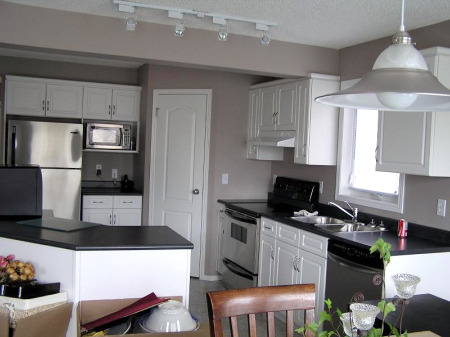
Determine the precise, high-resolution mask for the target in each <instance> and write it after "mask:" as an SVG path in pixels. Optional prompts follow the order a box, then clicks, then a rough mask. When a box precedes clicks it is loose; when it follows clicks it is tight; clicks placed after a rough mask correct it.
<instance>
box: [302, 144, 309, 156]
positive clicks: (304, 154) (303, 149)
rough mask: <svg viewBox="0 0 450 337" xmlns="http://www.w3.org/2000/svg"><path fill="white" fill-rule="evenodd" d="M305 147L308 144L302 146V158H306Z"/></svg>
mask: <svg viewBox="0 0 450 337" xmlns="http://www.w3.org/2000/svg"><path fill="white" fill-rule="evenodd" d="M307 146H308V144H305V145H303V148H302V152H303V157H306V147H307Z"/></svg>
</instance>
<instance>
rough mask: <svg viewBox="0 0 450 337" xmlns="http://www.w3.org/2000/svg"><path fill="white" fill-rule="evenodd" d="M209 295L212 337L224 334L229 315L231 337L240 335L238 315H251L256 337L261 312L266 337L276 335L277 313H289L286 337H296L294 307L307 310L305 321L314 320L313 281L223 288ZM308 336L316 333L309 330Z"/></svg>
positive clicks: (306, 322)
mask: <svg viewBox="0 0 450 337" xmlns="http://www.w3.org/2000/svg"><path fill="white" fill-rule="evenodd" d="M206 296H207V302H208V314H209V320H210V329H211V337H222V336H223V326H222V319H223V318H229V321H230V330H231V336H232V337H239V332H238V322H237V317H238V316H248V328H249V334H250V337H256V314H260V313H266V318H267V337H275V316H274V313H275V312H280V311H281V312H286V336H287V337H293V336H294V329H295V328H294V310H304V324H310V323H312V322H314V308H315V302H316V300H315V298H316V295H315V285H314V284H295V285H286V286H268V287H255V288H245V289H231V290H222V291H214V292H208V293H207V294H206ZM306 336H308V337H310V336H314V334H313V333H311V331H308V332H307V333H306ZM299 337H300V335H299Z"/></svg>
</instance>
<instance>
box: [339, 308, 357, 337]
mask: <svg viewBox="0 0 450 337" xmlns="http://www.w3.org/2000/svg"><path fill="white" fill-rule="evenodd" d="M340 319H341V322H342V326H343V328H344V333H345V334H346V335H347V336H350V337H356V331H355V332H353V324H352V313H351V312H344V313H343V314H342V316H341V317H340Z"/></svg>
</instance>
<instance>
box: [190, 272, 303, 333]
mask: <svg viewBox="0 0 450 337" xmlns="http://www.w3.org/2000/svg"><path fill="white" fill-rule="evenodd" d="M224 289H225V287H224V286H223V285H222V283H221V282H220V281H213V282H210V281H202V280H199V279H196V278H191V286H190V295H189V297H190V299H189V311H190V313H191V314H192V315H194V316H195V317H197V318H198V320H199V321H200V322H208V320H209V318H208V307H207V303H206V292H208V291H217V290H224ZM238 322H239V336H241V337H245V336H249V333H248V326H247V321H246V319H245V318H242V319H238ZM256 323H257V336H267V334H266V321H265V317H264V315H257V316H256ZM275 325H276V336H285V335H286V325H285V324H284V323H283V322H282V321H281V320H276V323H275ZM223 326H224V334H225V335H226V336H231V334H230V332H229V327H228V322H223ZM298 336H299V337H300V335H298Z"/></svg>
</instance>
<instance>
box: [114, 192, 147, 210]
mask: <svg viewBox="0 0 450 337" xmlns="http://www.w3.org/2000/svg"><path fill="white" fill-rule="evenodd" d="M114 208H142V197H141V196H140V195H132V196H131V195H127V196H121V195H116V196H114Z"/></svg>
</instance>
